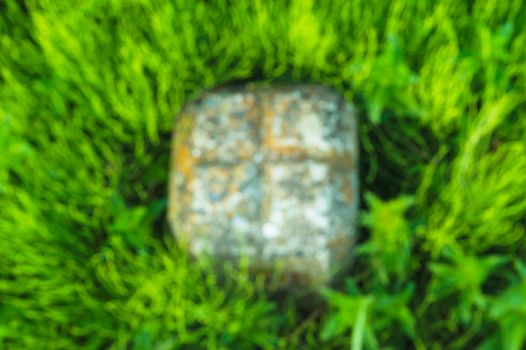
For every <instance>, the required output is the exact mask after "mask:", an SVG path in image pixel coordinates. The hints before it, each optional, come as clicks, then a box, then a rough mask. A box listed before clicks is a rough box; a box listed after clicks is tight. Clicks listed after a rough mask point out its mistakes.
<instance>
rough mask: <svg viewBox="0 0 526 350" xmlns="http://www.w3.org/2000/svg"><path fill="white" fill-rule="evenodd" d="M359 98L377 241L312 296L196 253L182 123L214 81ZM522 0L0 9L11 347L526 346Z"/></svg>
mask: <svg viewBox="0 0 526 350" xmlns="http://www.w3.org/2000/svg"><path fill="white" fill-rule="evenodd" d="M249 80H258V81H261V80H263V81H269V82H277V81H288V82H291V81H292V82H313V83H319V84H324V85H328V86H331V87H333V88H335V89H336V90H338V91H339V92H341V93H342V94H344V96H345V97H346V99H347V100H349V101H352V102H353V103H354V104H355V105H356V107H357V108H358V110H359V111H360V125H361V126H360V137H361V148H362V159H361V178H362V180H361V181H362V197H363V201H362V202H363V203H362V218H361V229H360V237H359V241H360V244H359V246H358V247H357V249H356V252H355V254H356V255H357V257H356V260H355V264H354V266H353V269H352V270H351V271H350V273H349V275H348V277H347V279H346V283H345V288H343V289H340V290H337V291H336V290H329V289H327V290H324V291H322V295H323V300H324V302H323V303H322V304H320V306H317V307H316V308H315V309H314V310H308V311H304V310H300V309H299V308H298V307H297V306H296V305H295V299H294V296H282V297H280V298H276V297H271V296H269V295H268V293H267V292H265V291H264V290H263V289H262V288H261V283H259V282H258V281H253V280H250V279H249V278H248V276H247V274H246V272H245V271H244V269H241V270H237V271H236V270H231V271H230V272H229V274H228V278H226V280H225V281H224V282H221V283H220V282H219V281H218V280H217V278H216V277H215V275H214V274H213V273H212V272H211V266H210V263H209V262H206V261H198V262H190V261H189V259H188V257H187V256H185V254H184V252H181V251H178V250H177V248H176V246H175V244H174V240H173V238H172V237H171V235H170V233H169V230H168V228H167V225H166V223H165V210H166V197H167V193H166V191H167V175H168V157H169V151H170V131H171V127H172V123H173V121H174V118H175V116H176V115H177V112H178V111H179V110H180V108H181V106H182V105H183V104H184V103H185V101H188V100H189V99H191V98H194V97H195V96H198V95H199V94H200V93H202V92H203V91H205V90H206V89H208V88H212V87H215V86H218V85H222V84H227V83H231V82H241V81H249ZM525 100H526V4H525V3H524V2H523V1H519V0H516V1H514V0H473V1H471V0H465V1H459V0H436V1H435V0H427V1H426V0H392V1H387V0H374V1H371V0H367V1H366V0H324V1H318V2H315V1H312V0H289V1H263V0H259V1H258V0H256V1H225V0H215V1H177V0H151V1H148V0H68V1H66V0H63V1H62V0H47V1H46V0H20V1H14V0H3V1H2V2H0V349H134V350H139V349H255V348H262V349H274V348H279V349H299V348H303V349H346V348H347V349H353V350H358V349H413V348H415V349H482V350H490V349H512V350H513V349H517V350H519V349H522V348H524V347H526V322H525V320H526V261H525V256H526V234H525V233H526V108H525V107H526V104H525Z"/></svg>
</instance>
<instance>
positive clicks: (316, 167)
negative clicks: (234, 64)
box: [168, 85, 359, 288]
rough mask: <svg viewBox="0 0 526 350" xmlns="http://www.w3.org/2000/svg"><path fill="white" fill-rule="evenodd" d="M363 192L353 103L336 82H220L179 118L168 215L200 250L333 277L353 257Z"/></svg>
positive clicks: (185, 241) (282, 271)
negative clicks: (330, 84)
mask: <svg viewBox="0 0 526 350" xmlns="http://www.w3.org/2000/svg"><path fill="white" fill-rule="evenodd" d="M358 198H359V188H358V142H357V121H356V115H355V111H354V109H353V108H352V106H351V105H350V104H349V103H346V102H345V101H344V99H343V97H342V96H341V95H339V94H338V93H336V92H335V91H333V90H331V89H329V88H326V87H322V86H317V85H298V86H293V85H282V86H277V87H271V88H268V87H266V88H264V87H257V86H250V85H249V86H232V87H226V88H221V89H218V90H215V91H210V92H207V93H205V94H204V96H202V97H201V98H199V99H198V100H196V101H194V102H191V103H189V104H187V105H186V106H185V107H184V108H183V110H182V111H181V113H180V115H179V116H178V118H177V120H176V123H175V128H174V136H173V144H172V164H171V174H170V188H169V208H168V219H169V224H170V227H171V229H172V231H173V232H174V234H175V235H176V239H177V240H178V241H179V243H181V244H182V245H183V246H184V247H185V248H186V249H188V250H189V252H190V253H191V254H192V255H194V256H202V255H211V256H212V257H213V258H214V259H216V260H218V262H219V263H221V262H224V261H233V262H235V261H237V260H239V258H240V257H245V258H248V259H247V260H248V262H249V268H250V269H251V270H252V271H254V273H256V272H264V273H267V274H272V273H278V274H279V278H278V280H279V284H280V287H283V288H295V287H314V288H316V287H319V286H324V285H328V284H330V283H331V282H332V281H333V279H334V276H335V275H336V274H337V273H338V272H339V271H342V270H345V269H346V268H347V267H348V265H349V263H350V261H351V257H352V248H353V245H354V241H355V232H356V226H357V218H358V205H359V203H358Z"/></svg>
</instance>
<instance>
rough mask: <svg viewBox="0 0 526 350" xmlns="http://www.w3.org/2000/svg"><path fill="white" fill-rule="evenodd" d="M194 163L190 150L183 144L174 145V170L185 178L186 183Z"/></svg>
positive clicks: (190, 175)
mask: <svg viewBox="0 0 526 350" xmlns="http://www.w3.org/2000/svg"><path fill="white" fill-rule="evenodd" d="M194 163H195V160H194V158H193V157H192V151H191V150H190V148H188V147H187V146H186V145H184V144H180V145H176V147H175V157H174V168H175V170H176V171H177V172H179V173H180V174H182V175H183V176H184V177H185V179H186V181H188V179H189V178H191V177H192V172H193V166H194Z"/></svg>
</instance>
